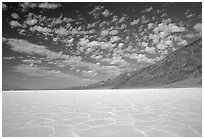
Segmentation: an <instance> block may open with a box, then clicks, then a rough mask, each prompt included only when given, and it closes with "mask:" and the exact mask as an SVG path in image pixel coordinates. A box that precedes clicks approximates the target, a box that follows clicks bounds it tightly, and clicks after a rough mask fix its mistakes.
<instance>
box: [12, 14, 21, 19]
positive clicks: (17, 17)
mask: <svg viewBox="0 0 204 139" xmlns="http://www.w3.org/2000/svg"><path fill="white" fill-rule="evenodd" d="M11 17H12V18H14V19H20V17H19V15H18V14H17V13H12V14H11Z"/></svg>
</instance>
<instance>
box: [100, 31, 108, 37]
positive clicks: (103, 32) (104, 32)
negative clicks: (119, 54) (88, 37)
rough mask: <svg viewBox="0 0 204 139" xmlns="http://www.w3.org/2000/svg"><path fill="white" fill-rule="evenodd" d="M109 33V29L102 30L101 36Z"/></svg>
mask: <svg viewBox="0 0 204 139" xmlns="http://www.w3.org/2000/svg"><path fill="white" fill-rule="evenodd" d="M108 34H109V30H103V31H101V36H102V37H105V36H107V35H108Z"/></svg>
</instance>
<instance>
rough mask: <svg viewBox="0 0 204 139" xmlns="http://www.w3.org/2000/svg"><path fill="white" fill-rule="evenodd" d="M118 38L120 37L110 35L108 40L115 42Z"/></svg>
mask: <svg viewBox="0 0 204 139" xmlns="http://www.w3.org/2000/svg"><path fill="white" fill-rule="evenodd" d="M120 39H121V38H120V37H118V36H112V37H111V39H110V41H111V42H117V41H119V40H120Z"/></svg>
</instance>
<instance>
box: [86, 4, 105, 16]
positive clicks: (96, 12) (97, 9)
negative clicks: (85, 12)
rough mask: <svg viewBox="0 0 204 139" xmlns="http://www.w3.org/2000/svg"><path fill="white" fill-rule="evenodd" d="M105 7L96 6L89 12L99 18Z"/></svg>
mask: <svg viewBox="0 0 204 139" xmlns="http://www.w3.org/2000/svg"><path fill="white" fill-rule="evenodd" d="M103 9H104V6H95V7H94V9H93V10H92V11H90V12H89V15H92V16H93V17H94V18H99V16H100V15H101V13H102V10H103Z"/></svg>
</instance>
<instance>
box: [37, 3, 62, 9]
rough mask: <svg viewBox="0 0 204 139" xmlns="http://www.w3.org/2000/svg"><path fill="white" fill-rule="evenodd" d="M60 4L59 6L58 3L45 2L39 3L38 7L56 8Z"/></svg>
mask: <svg viewBox="0 0 204 139" xmlns="http://www.w3.org/2000/svg"><path fill="white" fill-rule="evenodd" d="M60 6H61V5H60V4H55V3H48V2H45V3H40V4H39V6H38V7H39V8H42V9H56V8H58V7H60Z"/></svg>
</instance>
